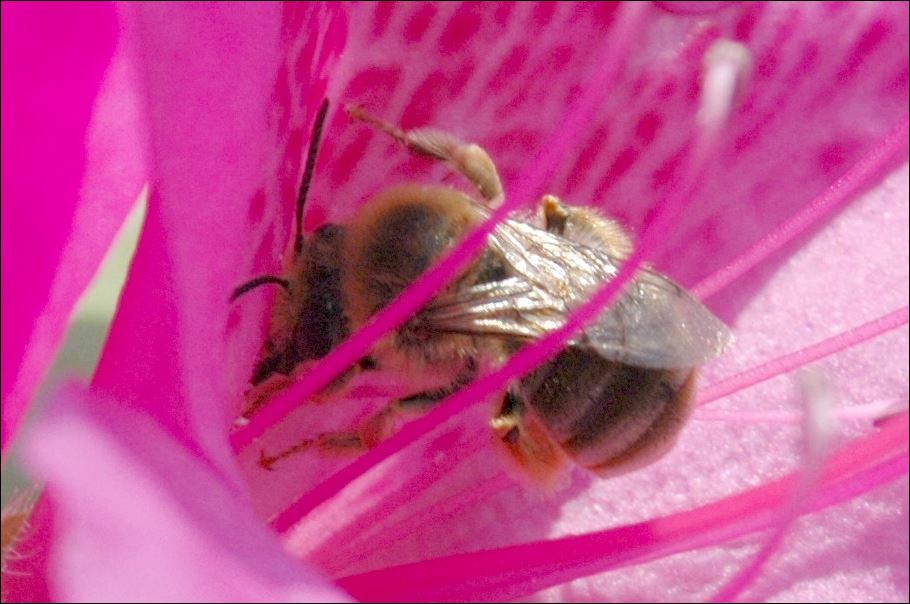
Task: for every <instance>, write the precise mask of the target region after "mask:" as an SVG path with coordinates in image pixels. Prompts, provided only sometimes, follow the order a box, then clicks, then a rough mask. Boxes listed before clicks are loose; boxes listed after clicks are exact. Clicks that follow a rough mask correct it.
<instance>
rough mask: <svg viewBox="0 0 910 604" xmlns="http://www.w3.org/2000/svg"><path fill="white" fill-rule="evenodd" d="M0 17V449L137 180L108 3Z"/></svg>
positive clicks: (131, 85)
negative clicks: (0, 48) (0, 400)
mask: <svg viewBox="0 0 910 604" xmlns="http://www.w3.org/2000/svg"><path fill="white" fill-rule="evenodd" d="M3 15H4V16H3V90H4V95H3V193H2V197H3V201H4V203H3V218H2V224H3V236H2V240H3V252H2V254H0V256H2V258H3V292H4V303H3V328H2V331H3V425H2V442H3V449H4V451H5V450H6V445H7V443H8V442H9V439H10V438H11V437H12V435H13V433H14V432H15V429H16V427H17V425H18V423H19V421H20V420H21V418H22V416H23V414H24V411H25V408H26V406H27V404H28V402H29V401H30V398H31V395H32V393H33V391H34V388H35V386H36V385H37V384H38V382H39V381H40V379H41V378H42V377H43V375H44V372H45V371H46V370H47V368H48V366H49V364H50V361H51V360H52V359H53V356H54V354H55V352H56V348H57V345H58V343H59V342H60V339H61V336H62V334H63V331H64V329H65V327H66V323H67V321H68V318H69V313H70V311H71V310H72V308H73V306H74V305H75V303H76V300H77V299H78V297H79V296H80V295H81V293H82V291H83V290H84V289H85V286H86V285H87V283H88V282H89V280H90V279H91V277H92V275H93V273H94V271H95V269H96V268H97V266H98V264H99V263H100V261H101V257H102V255H103V254H104V252H105V251H106V250H107V247H108V245H109V243H110V241H111V239H112V238H113V235H114V233H115V232H116V230H117V228H119V226H120V224H121V222H122V220H123V218H124V217H125V216H126V213H127V211H128V210H129V208H130V206H131V205H132V204H133V202H134V201H135V199H136V197H137V195H138V194H139V190H140V187H141V185H142V182H143V180H144V179H145V176H146V175H145V163H144V153H143V151H144V144H145V141H144V129H143V127H142V124H141V122H140V120H139V114H138V107H137V103H136V96H135V80H134V74H133V72H132V71H131V69H132V62H131V56H130V49H129V48H127V46H126V44H125V42H124V41H123V40H120V39H119V37H118V35H119V32H118V27H119V25H118V21H117V15H116V13H115V10H114V6H113V5H112V4H88V5H80V4H76V5H68V6H67V7H55V8H51V7H48V6H41V5H35V4H29V5H24V4H4V5H3ZM51 41H52V42H51Z"/></svg>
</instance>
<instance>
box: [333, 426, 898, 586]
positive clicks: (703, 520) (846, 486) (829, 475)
mask: <svg viewBox="0 0 910 604" xmlns="http://www.w3.org/2000/svg"><path fill="white" fill-rule="evenodd" d="M907 438H908V428H907V418H906V415H903V416H902V417H899V418H895V419H894V420H892V421H889V422H887V423H886V424H885V425H884V426H883V427H882V429H880V430H877V431H875V432H873V433H872V434H869V435H867V436H864V437H862V438H859V439H856V440H854V441H852V442H851V443H850V444H849V445H847V446H846V447H844V448H843V449H841V450H840V451H838V452H837V453H836V454H835V455H833V456H831V457H830V458H829V460H828V462H827V463H826V464H825V468H824V471H823V472H822V475H821V478H820V480H819V488H818V489H817V490H816V491H815V492H814V493H813V496H812V499H811V500H810V501H809V502H808V503H807V504H806V505H805V507H804V509H803V511H804V512H806V513H808V512H812V511H817V510H820V509H823V508H825V507H827V506H830V505H834V504H837V503H840V502H842V501H845V500H848V499H850V498H852V497H855V496H857V495H859V494H862V493H865V492H868V491H870V490H872V489H874V488H876V487H878V486H880V485H883V484H886V483H888V482H890V481H892V480H895V479H897V478H899V477H901V476H903V475H905V474H906V473H907V466H908V456H907ZM796 480H798V477H797V476H795V475H793V474H791V475H788V476H786V477H784V478H782V479H780V480H777V481H775V482H772V483H768V484H765V485H762V486H760V487H757V488H754V489H750V490H748V491H744V492H742V493H739V494H737V495H733V496H731V497H728V498H725V499H722V500H720V501H717V502H714V503H711V504H708V505H706V506H703V507H701V508H696V509H693V510H687V511H685V512H681V513H678V514H673V515H670V516H666V517H663V518H657V519H653V520H648V521H645V522H642V523H639V524H635V525H630V526H623V527H618V528H614V529H609V530H606V531H600V532H595V533H590V534H586V535H580V536H572V537H565V538H562V539H554V540H550V541H541V542H535V543H527V544H522V545H516V546H510V547H505V548H498V549H492V550H485V551H479V552H474V553H469V554H458V555H453V556H445V557H441V558H435V559H431V560H422V561H420V562H415V563H412V564H405V565H401V566H395V567H391V568H385V569H380V570H376V571H372V572H369V573H364V574H359V575H353V576H349V577H344V578H342V579H340V580H339V581H338V583H339V586H340V587H342V588H344V589H346V590H347V591H348V592H349V593H351V594H352V595H353V596H354V597H355V598H357V599H360V600H367V601H377V600H386V601H419V600H436V601H439V600H491V601H495V600H500V601H503V600H509V599H515V598H520V597H522V596H526V595H528V594H531V593H534V592H537V591H540V590H542V589H545V588H547V587H551V586H554V585H559V584H561V583H565V582H567V581H571V580H574V579H577V578H579V577H583V576H587V575H591V574H594V573H598V572H603V571H606V570H610V569H613V568H617V567H621V566H628V565H631V564H639V563H642V562H645V561H648V560H652V559H655V558H659V557H663V556H668V555H671V554H673V553H677V552H680V551H688V550H691V549H694V548H697V547H706V546H711V545H715V544H718V543H722V542H725V541H728V540H731V539H734V538H738V537H740V536H742V535H745V534H748V533H750V532H753V531H756V530H761V529H764V528H767V527H768V526H771V525H772V524H773V523H774V521H775V520H776V518H777V516H776V515H775V513H774V512H775V510H776V509H777V506H779V505H780V504H781V502H783V501H785V500H786V498H787V497H788V496H789V495H790V494H791V493H792V492H793V489H794V484H795V481H796Z"/></svg>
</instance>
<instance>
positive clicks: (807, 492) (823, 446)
mask: <svg viewBox="0 0 910 604" xmlns="http://www.w3.org/2000/svg"><path fill="white" fill-rule="evenodd" d="M803 390H804V391H803V397H804V399H806V400H805V401H804V403H805V404H804V409H805V412H804V418H805V419H806V420H807V422H806V423H804V428H805V430H804V437H805V441H806V447H805V448H806V456H805V457H806V459H805V462H804V464H803V469H802V471H801V472H800V473H799V476H798V480H796V481H795V482H796V486H795V487H794V489H793V492H792V493H791V494H790V496H789V497H788V498H787V499H786V501H783V502H781V507H780V510H779V512H778V519H777V521H776V524H775V526H774V529H773V531H772V532H771V535H770V536H769V537H768V538H767V539H766V540H765V543H764V544H763V545H762V547H761V549H759V551H758V553H757V554H755V556H753V557H752V559H751V560H750V561H749V563H748V564H746V565H745V566H743V568H741V569H740V571H739V572H738V573H736V575H734V576H733V578H731V579H730V580H729V581H727V582H726V584H725V585H724V586H723V587H721V588H720V589H719V590H718V591H717V593H716V594H715V595H714V597H713V598H711V601H712V602H732V601H734V600H736V599H737V598H738V597H739V596H740V594H742V592H743V591H744V590H745V589H746V588H747V587H749V585H751V584H752V583H754V582H755V580H756V579H757V578H758V576H759V573H761V570H762V568H763V567H764V566H765V564H767V562H768V560H770V559H771V557H772V556H773V555H774V553H775V552H776V551H777V550H778V549H780V545H781V543H783V540H784V537H785V536H786V534H787V532H788V531H789V530H790V527H791V526H792V525H793V523H794V522H795V521H796V519H797V518H799V515H800V513H801V512H802V510H803V507H804V505H805V503H804V502H805V501H806V500H807V499H809V498H810V497H811V496H812V491H813V490H814V487H815V486H816V484H817V482H818V479H819V477H820V475H821V470H822V468H823V466H824V459H825V456H826V455H827V452H828V446H829V443H830V440H831V436H832V435H833V432H834V426H833V424H831V425H827V424H828V422H827V421H826V420H827V419H829V418H828V417H825V416H827V415H828V414H832V413H833V411H834V409H833V406H834V400H833V396H831V394H830V393H826V392H824V391H820V390H819V389H818V388H815V389H810V388H807V387H804V388H803ZM810 399H811V400H810Z"/></svg>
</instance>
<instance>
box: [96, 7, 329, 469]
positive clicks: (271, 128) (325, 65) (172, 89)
mask: <svg viewBox="0 0 910 604" xmlns="http://www.w3.org/2000/svg"><path fill="white" fill-rule="evenodd" d="M129 10H130V13H131V14H132V17H133V18H134V19H135V22H136V24H137V29H138V31H139V33H140V36H141V39H142V41H143V46H142V59H143V75H144V77H145V90H146V93H147V96H146V99H145V101H146V104H147V106H148V110H149V115H150V122H149V128H150V139H151V141H152V145H151V157H152V160H151V161H152V164H153V169H154V173H155V179H154V181H153V183H152V186H151V193H150V200H149V210H148V214H147V218H146V226H145V229H144V231H143V234H142V237H141V239H140V242H139V246H138V249H137V253H136V257H135V260H134V264H133V267H132V270H131V272H130V275H129V278H128V281H127V284H126V286H125V288H124V292H123V295H122V298H121V305H120V308H119V310H118V314H117V316H116V317H115V320H114V323H113V324H112V327H111V333H110V337H109V340H108V343H107V346H106V348H105V351H104V354H103V357H102V359H101V361H100V363H99V367H98V371H97V374H96V378H95V381H94V385H95V386H96V387H99V388H102V389H104V390H105V391H107V392H110V393H114V394H115V395H116V397H117V398H118V399H120V400H122V401H124V402H128V403H129V404H131V405H135V406H137V407H142V408H144V409H145V410H146V411H147V412H149V413H150V414H152V415H153V416H154V417H156V418H157V419H158V420H159V421H160V422H161V424H162V425H164V426H166V427H167V429H168V430H169V431H171V433H172V434H174V435H175V436H176V437H177V438H178V440H180V441H181V442H183V443H184V444H186V445H187V446H190V447H191V448H201V449H202V450H205V451H206V452H207V454H208V455H210V457H211V458H212V460H213V461H214V462H215V463H217V464H221V465H223V466H224V467H225V468H229V467H230V465H231V464H232V461H231V460H230V458H229V457H228V451H227V449H226V447H225V442H226V441H225V438H226V433H227V430H228V427H229V425H230V422H231V421H232V420H233V418H234V416H235V414H236V412H237V409H236V408H235V407H234V406H233V405H231V406H228V405H226V404H225V401H239V393H240V391H241V389H242V385H243V384H244V383H245V381H246V380H247V379H248V376H249V363H250V361H249V359H251V358H254V356H255V353H256V349H257V347H258V344H259V343H258V338H259V333H260V328H261V324H260V323H261V322H260V319H259V316H261V315H258V316H257V296H255V295H251V296H249V297H248V299H244V304H245V305H244V306H243V308H242V312H241V310H240V309H238V308H237V306H233V307H232V306H230V305H229V304H228V296H229V295H230V292H231V291H232V290H233V289H234V288H235V287H236V286H237V285H238V284H240V283H242V282H244V281H246V280H247V279H249V278H250V276H252V275H255V274H257V273H258V272H261V271H263V270H275V268H274V267H271V266H270V267H268V268H263V267H262V266H261V264H262V263H263V262H264V260H265V259H267V258H275V257H277V256H278V255H279V254H280V249H281V245H282V244H283V243H284V239H283V236H284V235H285V234H286V225H287V224H289V222H290V216H291V213H292V211H293V200H294V196H295V195H296V186H297V182H298V179H299V173H300V169H301V155H302V149H303V146H304V136H303V132H304V130H305V129H306V128H307V127H308V125H309V120H311V119H312V116H313V115H314V114H315V110H316V107H317V106H318V104H319V102H320V101H321V100H322V97H323V96H324V94H325V87H326V85H327V84H326V77H327V76H326V74H327V73H328V72H329V70H330V68H331V67H332V64H333V62H334V61H335V59H336V58H337V56H338V53H339V52H340V50H341V46H342V45H343V43H344V22H343V11H342V9H341V8H339V7H338V6H334V5H333V6H319V5H315V4H306V5H288V6H286V7H285V6H282V5H279V4H268V5H262V6H255V7H254V6H252V5H234V6H232V8H231V10H222V9H221V8H218V7H215V6H209V5H188V4H166V5H152V4H149V5H130V6H129ZM289 32H294V35H293V36H291V35H289ZM320 32H324V33H322V34H321V33H320ZM276 214H279V215H281V216H282V218H281V219H276V218H275V215H276ZM277 228H280V230H281V233H282V236H281V238H279V237H275V236H274V235H272V234H270V233H271V232H272V231H273V230H274V229H277ZM260 245H261V247H259V248H257V246H260ZM258 304H259V305H260V307H261V305H262V301H261V300H260V301H259V302H258ZM251 332H255V334H256V335H255V336H250V333H251ZM237 333H240V334H243V335H244V337H243V338H241V340H242V344H240V345H238V350H230V349H226V347H225V346H223V345H221V343H222V342H224V341H225V339H236V338H237ZM137 342H140V343H141V344H140V345H139V346H137ZM127 360H128V362H126V361H127ZM237 404H239V403H237ZM226 471H228V472H230V471H231V470H230V469H226Z"/></svg>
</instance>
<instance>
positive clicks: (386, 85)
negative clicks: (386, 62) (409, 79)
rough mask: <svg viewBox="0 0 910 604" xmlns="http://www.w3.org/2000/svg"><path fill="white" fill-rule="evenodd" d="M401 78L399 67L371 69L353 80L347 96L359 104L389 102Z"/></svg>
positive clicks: (362, 72)
mask: <svg viewBox="0 0 910 604" xmlns="http://www.w3.org/2000/svg"><path fill="white" fill-rule="evenodd" d="M400 77H401V74H400V72H399V69H398V67H370V68H367V69H366V70H365V71H361V72H360V73H358V74H357V75H356V76H354V77H353V78H352V79H351V82H350V84H348V89H347V91H346V92H345V96H346V97H347V98H349V99H351V100H353V101H354V102H357V103H366V102H367V101H368V100H369V101H373V102H375V103H376V104H378V105H382V104H383V103H386V102H388V100H389V98H390V97H391V96H392V93H393V92H395V88H396V87H397V86H398V80H399V78H400Z"/></svg>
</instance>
